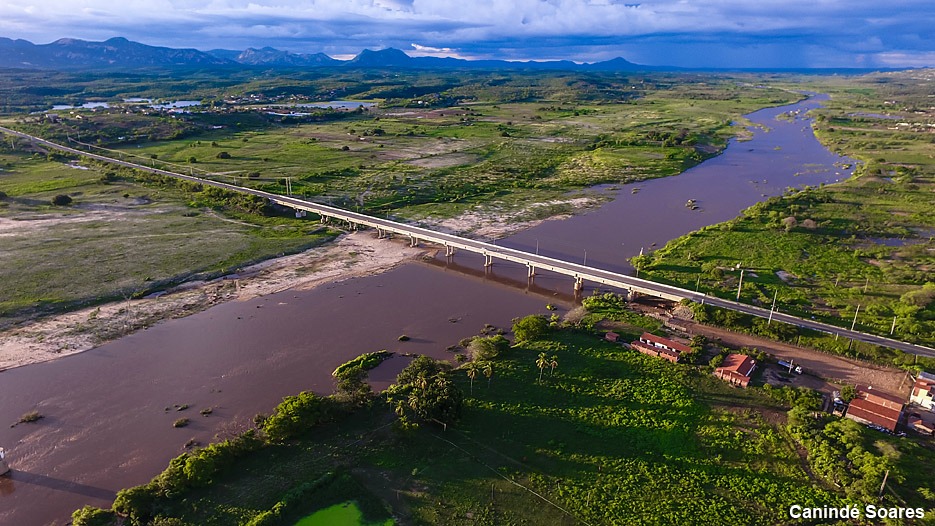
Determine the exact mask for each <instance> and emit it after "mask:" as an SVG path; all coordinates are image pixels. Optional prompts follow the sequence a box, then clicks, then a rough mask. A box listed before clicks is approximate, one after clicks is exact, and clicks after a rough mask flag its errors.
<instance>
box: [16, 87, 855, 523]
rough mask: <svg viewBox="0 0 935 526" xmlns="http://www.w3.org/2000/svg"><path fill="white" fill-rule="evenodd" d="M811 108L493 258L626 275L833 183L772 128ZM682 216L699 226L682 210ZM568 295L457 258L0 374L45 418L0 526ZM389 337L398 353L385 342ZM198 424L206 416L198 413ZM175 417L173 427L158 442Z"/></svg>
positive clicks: (561, 284) (805, 147) (798, 121)
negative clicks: (368, 359) (301, 397)
mask: <svg viewBox="0 0 935 526" xmlns="http://www.w3.org/2000/svg"><path fill="white" fill-rule="evenodd" d="M820 100H821V97H820V96H819V97H813V98H812V99H810V100H808V101H805V102H802V103H798V104H794V105H791V106H785V107H782V108H772V109H766V110H761V111H758V112H755V113H752V114H750V115H748V117H749V118H750V120H751V121H753V122H755V123H758V124H761V125H762V126H765V127H766V128H768V131H763V130H760V129H756V130H754V135H753V139H752V140H749V141H744V142H736V141H735V142H732V144H730V146H729V147H728V148H727V150H726V151H725V152H724V153H723V154H722V155H720V156H719V157H716V158H714V159H711V160H708V161H706V162H704V163H702V164H701V165H699V166H697V167H695V168H692V169H691V170H688V171H686V172H685V173H684V174H681V175H679V176H677V177H670V178H665V179H657V180H653V181H646V182H642V183H636V184H632V185H624V186H622V187H620V189H619V190H617V193H616V198H615V199H614V200H613V201H611V202H609V203H608V204H606V205H605V206H603V207H601V208H600V209H597V210H594V211H592V212H590V213H587V214H584V215H580V216H576V217H573V218H571V219H568V220H565V221H550V222H546V223H543V224H542V225H540V226H538V227H536V228H532V229H529V230H527V231H524V232H522V233H519V234H517V235H514V236H512V237H509V238H507V239H504V240H499V241H498V243H503V244H506V245H509V246H513V247H516V248H521V249H526V250H529V251H534V250H535V249H536V246H537V244H538V247H539V251H540V253H541V254H545V255H551V256H556V257H561V258H564V259H568V260H569V261H576V262H581V261H583V260H584V258H585V257H587V264H588V265H592V266H595V267H600V268H605V269H609V270H622V271H626V270H628V265H627V263H626V258H628V257H630V256H633V255H636V254H638V253H639V252H640V249H641V248H643V249H644V250H651V249H653V248H657V247H661V246H662V245H664V244H665V242H666V241H667V240H669V239H672V238H674V237H677V236H679V235H682V234H685V233H687V232H689V231H692V230H695V229H697V228H700V227H702V226H705V225H709V224H713V223H717V222H720V221H723V220H726V219H730V218H732V217H735V216H736V215H737V213H738V212H739V211H740V210H741V209H743V208H745V207H747V206H749V205H751V204H753V203H755V202H757V201H760V200H763V199H764V198H765V197H764V195H778V194H781V193H782V191H783V190H784V189H785V188H786V187H788V186H803V185H806V184H807V185H817V184H819V183H822V182H826V183H827V182H834V181H835V180H838V179H843V178H846V177H848V176H849V173H845V172H844V171H843V170H841V169H839V168H836V167H835V166H834V164H835V163H840V162H847V163H851V162H853V161H851V160H848V159H843V158H840V157H838V156H837V155H834V154H832V153H829V152H828V151H827V150H826V149H824V148H823V147H822V146H821V145H820V144H819V143H818V141H817V140H816V139H815V138H814V136H813V134H812V132H811V129H810V127H809V123H808V121H807V120H806V119H804V117H801V116H799V117H796V118H794V119H792V120H785V119H781V120H777V119H776V118H775V117H776V115H778V114H780V113H783V112H788V111H796V110H801V113H804V112H805V111H807V110H808V109H810V108H813V107H816V106H817V105H819V104H820ZM634 187H635V188H639V190H638V193H635V194H634V193H633V188H634ZM688 199H694V200H695V201H696V202H697V203H698V205H699V207H700V208H701V209H700V210H694V211H692V210H689V209H688V208H686V207H685V206H684V205H685V202H686V201H687V200H688ZM353 235H371V234H370V233H369V232H358V233H356V234H353ZM654 243H655V246H654V245H653V244H654ZM585 252H586V253H587V254H586V256H585ZM571 293H572V282H571V280H570V279H569V278H567V277H561V276H556V275H549V274H547V273H546V274H543V275H541V276H537V277H536V279H535V282H534V283H533V284H530V283H528V282H527V279H526V270H525V267H520V266H519V265H512V264H509V263H501V262H496V263H495V265H494V267H493V268H491V269H484V267H483V260H482V259H481V258H480V257H479V256H474V255H471V254H466V253H465V254H461V253H459V254H456V255H455V257H454V258H452V259H451V260H445V259H444V258H443V257H442V258H436V259H434V260H429V261H419V262H413V263H409V264H405V265H402V266H400V267H398V268H396V269H394V270H392V271H389V272H386V273H383V274H379V275H375V276H370V277H365V278H355V279H347V280H344V281H341V282H337V283H333V284H330V285H327V286H322V287H319V288H317V289H314V290H310V291H285V292H281V293H278V294H273V295H269V296H265V297H263V298H257V299H254V300H249V301H236V302H231V303H227V304H222V305H218V306H216V307H213V308H211V309H209V310H207V311H204V312H202V313H199V314H195V315H193V316H189V317H187V318H182V319H177V320H171V321H167V322H164V323H161V324H159V325H157V326H155V327H152V328H150V329H148V330H145V331H141V332H139V333H137V334H133V335H131V336H127V337H125V338H122V339H120V340H117V341H114V342H111V343H108V344H105V345H102V346H101V347H99V348H97V349H94V350H91V351H88V352H85V353H82V354H78V355H74V356H69V357H65V358H62V359H60V360H56V361H53V362H47V363H42V364H36V365H30V366H27V367H21V368H17V369H12V370H8V371H5V372H2V373H0V423H7V422H9V423H12V422H15V421H16V420H17V419H18V418H19V416H20V415H22V414H23V413H25V412H27V411H29V410H32V409H38V410H39V411H40V412H41V413H42V414H43V415H44V416H45V417H44V418H43V419H42V420H40V421H39V422H38V423H35V424H20V425H18V426H15V427H7V426H5V425H0V445H2V446H3V447H6V449H7V452H8V457H7V459H8V461H9V462H10V464H11V466H12V467H13V468H14V471H13V473H12V475H11V476H6V477H0V525H10V526H13V525H17V526H19V525H32V524H36V525H38V524H50V523H56V524H66V523H67V521H68V517H69V514H70V512H71V511H72V510H74V509H76V508H79V507H81V506H83V505H85V504H92V505H97V506H108V505H109V504H110V503H111V501H112V499H113V496H114V493H115V491H116V490H118V489H120V488H124V487H127V486H131V485H136V484H141V483H144V482H147V481H148V480H149V479H151V478H152V477H153V476H154V475H155V474H156V473H158V472H159V471H161V470H162V469H164V467H165V466H166V464H167V462H168V460H169V459H170V458H172V457H174V456H176V455H178V454H179V453H181V452H182V451H183V450H184V446H185V444H186V443H187V442H189V441H191V440H194V441H197V442H200V443H202V444H203V443H207V442H210V441H212V440H215V439H217V438H225V437H227V436H230V435H231V434H233V433H236V432H238V431H240V430H242V429H244V428H246V427H247V426H249V425H250V422H251V421H252V418H253V416H254V415H255V414H257V413H261V412H269V411H270V410H271V409H272V408H273V407H274V406H275V405H276V404H277V403H278V402H279V401H280V400H281V399H282V397H283V396H287V395H290V394H294V393H297V392H299V391H303V390H312V391H316V392H321V393H326V392H330V391H331V389H332V385H333V384H332V380H331V371H332V370H334V368H335V367H336V366H337V365H339V364H341V363H343V362H345V361H347V360H349V359H351V358H353V357H355V356H357V355H359V354H361V353H364V352H370V351H375V350H380V349H389V350H392V351H397V352H398V353H417V354H428V355H430V356H434V357H437V358H449V359H450V358H451V356H452V355H451V352H449V351H447V350H446V348H447V347H448V346H449V345H452V344H454V343H456V342H457V341H458V340H460V339H461V338H465V337H468V336H471V335H474V334H477V333H478V332H479V331H480V330H481V329H482V328H483V327H484V325H485V324H492V325H495V326H498V327H504V328H507V327H508V326H509V324H510V320H511V319H512V318H513V317H515V316H521V315H525V314H530V313H548V312H549V311H547V310H546V308H545V306H546V304H547V303H553V304H555V305H558V307H559V311H558V314H562V313H563V312H564V311H565V310H567V309H568V308H570V307H571V306H572V305H573V299H574V298H573V296H572V295H571ZM402 334H405V335H408V336H409V337H410V340H409V341H406V342H400V341H398V337H399V336H400V335H402ZM407 361H408V359H407V358H405V357H402V356H398V357H394V358H393V359H391V360H389V361H387V362H385V363H384V365H381V366H380V367H379V368H378V369H377V370H375V371H374V372H373V374H372V375H371V376H372V378H373V380H374V381H375V383H376V386H377V387H385V386H386V385H388V383H389V382H390V381H391V380H392V379H393V378H394V377H395V375H396V373H397V372H398V371H399V370H400V369H402V367H404V366H405V364H406V363H407ZM184 405H187V406H189V407H188V409H185V410H182V411H179V410H178V407H179V406H184ZM205 408H211V409H212V410H213V411H212V413H211V414H210V416H207V417H206V416H202V415H201V414H200V410H201V409H205ZM183 417H187V418H189V419H190V420H191V424H190V425H188V426H187V427H184V428H174V427H173V425H172V424H173V422H174V421H175V420H177V419H179V418H183Z"/></svg>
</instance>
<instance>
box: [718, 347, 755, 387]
mask: <svg viewBox="0 0 935 526" xmlns="http://www.w3.org/2000/svg"><path fill="white" fill-rule="evenodd" d="M754 369H756V360H754V359H753V358H750V357H749V356H746V355H744V354H734V353H731V354H728V355H727V356H726V357H725V358H724V362H722V363H721V366H720V367H718V368H717V369H715V370H714V376H717V377H718V378H720V379H721V380H724V381H725V382H730V383H731V384H733V385H739V386H740V387H746V386H747V385H749V384H750V375H752V374H753V371H754Z"/></svg>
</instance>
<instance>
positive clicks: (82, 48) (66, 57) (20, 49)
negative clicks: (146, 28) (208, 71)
mask: <svg viewBox="0 0 935 526" xmlns="http://www.w3.org/2000/svg"><path fill="white" fill-rule="evenodd" d="M230 63H231V62H230V61H226V60H223V59H220V58H217V57H214V56H212V55H209V54H207V53H204V52H202V51H198V50H197V49H174V48H167V47H155V46H147V45H145V44H140V43H138V42H131V41H129V40H127V39H125V38H121V37H117V38H111V39H109V40H105V41H104V42H88V41H85V40H78V39H74V38H62V39H59V40H56V41H55V42H52V43H51V44H42V45H35V44H33V43H31V42H28V41H25V40H15V41H14V40H10V39H2V40H0V66H4V67H13V68H22V67H33V68H42V69H72V68H96V67H105V68H107V67H121V68H139V67H149V66H219V65H225V64H230Z"/></svg>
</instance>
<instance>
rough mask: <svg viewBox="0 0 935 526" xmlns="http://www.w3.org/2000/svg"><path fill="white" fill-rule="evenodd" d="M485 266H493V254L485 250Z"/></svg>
mask: <svg viewBox="0 0 935 526" xmlns="http://www.w3.org/2000/svg"><path fill="white" fill-rule="evenodd" d="M484 266H485V267H492V266H493V256H491V255H490V254H488V253H486V252H484Z"/></svg>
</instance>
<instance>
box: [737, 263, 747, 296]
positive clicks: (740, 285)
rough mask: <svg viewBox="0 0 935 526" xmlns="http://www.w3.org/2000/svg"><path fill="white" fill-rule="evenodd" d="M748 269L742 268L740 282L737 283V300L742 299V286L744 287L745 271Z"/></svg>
mask: <svg viewBox="0 0 935 526" xmlns="http://www.w3.org/2000/svg"><path fill="white" fill-rule="evenodd" d="M744 270H746V269H740V283H738V284H737V301H740V287H743V271H744Z"/></svg>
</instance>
